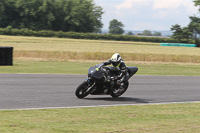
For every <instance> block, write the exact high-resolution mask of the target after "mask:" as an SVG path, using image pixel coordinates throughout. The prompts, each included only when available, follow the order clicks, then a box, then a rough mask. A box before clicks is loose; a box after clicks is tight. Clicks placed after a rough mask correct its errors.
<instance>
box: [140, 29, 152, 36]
mask: <svg viewBox="0 0 200 133" xmlns="http://www.w3.org/2000/svg"><path fill="white" fill-rule="evenodd" d="M142 35H144V36H152V33H151V31H150V30H144V31H143V33H142Z"/></svg>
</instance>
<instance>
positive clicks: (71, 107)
mask: <svg viewBox="0 0 200 133" xmlns="http://www.w3.org/2000/svg"><path fill="white" fill-rule="evenodd" d="M184 103H200V101H188V102H164V103H142V104H113V105H93V106H70V107H44V108H21V109H0V111H5V110H41V109H73V108H94V107H114V106H133V105H134V106H141V105H163V104H184Z"/></svg>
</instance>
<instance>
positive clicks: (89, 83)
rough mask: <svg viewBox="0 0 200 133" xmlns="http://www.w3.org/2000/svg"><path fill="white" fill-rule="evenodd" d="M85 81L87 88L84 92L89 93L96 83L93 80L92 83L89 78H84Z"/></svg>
mask: <svg viewBox="0 0 200 133" xmlns="http://www.w3.org/2000/svg"><path fill="white" fill-rule="evenodd" d="M85 82H86V83H87V84H88V88H87V90H86V92H89V93H91V92H92V90H93V87H94V86H95V84H96V83H95V82H94V83H92V82H91V81H90V79H86V80H85Z"/></svg>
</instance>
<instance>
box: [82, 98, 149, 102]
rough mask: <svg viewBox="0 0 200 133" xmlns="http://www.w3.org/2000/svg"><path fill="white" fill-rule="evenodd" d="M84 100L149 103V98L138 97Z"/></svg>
mask: <svg viewBox="0 0 200 133" xmlns="http://www.w3.org/2000/svg"><path fill="white" fill-rule="evenodd" d="M84 99H85V100H101V101H118V102H135V103H149V101H151V100H149V99H140V98H132V97H118V98H112V97H100V98H99V97H98V98H84Z"/></svg>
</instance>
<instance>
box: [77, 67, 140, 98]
mask: <svg viewBox="0 0 200 133" xmlns="http://www.w3.org/2000/svg"><path fill="white" fill-rule="evenodd" d="M113 69H115V68H114V67H112V66H108V67H105V66H104V67H102V64H97V65H95V66H94V67H90V68H89V70H88V79H86V80H85V81H84V82H83V83H81V84H80V85H79V86H78V87H77V89H76V91H75V95H76V96H77V97H78V98H80V99H82V98H84V97H86V96H88V95H89V94H91V95H110V96H112V97H113V98H117V97H119V96H121V95H122V94H124V92H126V90H127V89H128V86H129V81H128V80H129V79H130V78H131V77H132V76H133V75H134V74H135V73H136V72H137V71H138V68H137V67H132V66H128V67H127V70H128V73H129V77H128V79H127V80H126V81H125V82H124V83H121V84H119V83H117V81H118V80H119V78H120V77H118V75H117V74H115V73H113Z"/></svg>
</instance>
